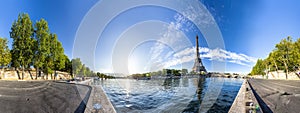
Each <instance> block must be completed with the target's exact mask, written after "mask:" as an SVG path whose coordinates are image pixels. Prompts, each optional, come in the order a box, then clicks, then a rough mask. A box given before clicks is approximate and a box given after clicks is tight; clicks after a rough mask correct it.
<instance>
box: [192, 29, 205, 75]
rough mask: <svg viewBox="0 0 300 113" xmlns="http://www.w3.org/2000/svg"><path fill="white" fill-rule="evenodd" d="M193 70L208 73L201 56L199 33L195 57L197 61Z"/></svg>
mask: <svg viewBox="0 0 300 113" xmlns="http://www.w3.org/2000/svg"><path fill="white" fill-rule="evenodd" d="M192 70H193V72H195V73H200V74H202V73H207V71H206V69H205V67H204V65H203V64H202V61H201V58H200V53H199V43H198V35H197V36H196V58H195V63H194V67H193V69H192Z"/></svg>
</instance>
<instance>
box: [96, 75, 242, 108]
mask: <svg viewBox="0 0 300 113" xmlns="http://www.w3.org/2000/svg"><path fill="white" fill-rule="evenodd" d="M195 79H197V78H189V79H188V80H182V79H177V80H168V81H167V82H165V80H163V79H162V80H148V81H136V80H129V79H117V80H106V81H102V82H103V83H102V84H101V85H102V86H103V89H104V91H105V92H106V93H107V95H108V96H109V98H110V99H111V101H112V103H113V105H114V107H115V108H116V110H117V111H118V112H151V111H154V110H156V112H172V111H176V112H180V111H183V112H198V110H199V106H200V104H201V101H202V98H203V96H204V95H205V92H206V91H207V88H208V85H212V86H214V85H215V86H220V85H222V89H221V91H220V94H219V96H218V98H217V100H216V102H215V103H214V104H213V106H212V107H211V108H210V110H209V111H208V112H228V110H229V109H230V106H231V104H232V103H233V101H234V98H235V96H236V94H237V93H238V90H239V88H240V86H241V84H242V82H243V81H242V80H238V79H224V78H221V79H219V78H213V79H210V78H208V79H206V80H205V81H204V82H201V83H202V84H200V85H199V84H198V83H199V82H197V80H195ZM100 82H101V81H100ZM100 82H99V83H100ZM165 83H166V85H167V86H165V85H164V84H165ZM168 84H170V85H168ZM199 86H200V89H201V90H200V91H202V92H201V93H199V94H197V93H196V92H197V90H199ZM161 110H163V111H161Z"/></svg>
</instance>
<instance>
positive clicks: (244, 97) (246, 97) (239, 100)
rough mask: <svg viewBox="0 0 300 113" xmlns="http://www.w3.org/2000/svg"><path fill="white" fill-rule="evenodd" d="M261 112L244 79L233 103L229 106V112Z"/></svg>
mask: <svg viewBox="0 0 300 113" xmlns="http://www.w3.org/2000/svg"><path fill="white" fill-rule="evenodd" d="M250 112H255V113H261V112H262V110H261V108H260V107H259V103H258V101H257V99H256V98H255V95H254V93H253V91H252V89H251V87H250V86H249V83H248V81H247V80H244V82H243V84H242V86H241V88H240V90H239V92H238V94H237V96H236V98H235V100H234V102H233V104H232V105H231V107H230V110H229V113H250Z"/></svg>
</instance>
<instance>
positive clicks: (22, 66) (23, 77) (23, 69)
mask: <svg viewBox="0 0 300 113" xmlns="http://www.w3.org/2000/svg"><path fill="white" fill-rule="evenodd" d="M24 74H25V73H24V67H23V66H22V80H23V79H24Z"/></svg>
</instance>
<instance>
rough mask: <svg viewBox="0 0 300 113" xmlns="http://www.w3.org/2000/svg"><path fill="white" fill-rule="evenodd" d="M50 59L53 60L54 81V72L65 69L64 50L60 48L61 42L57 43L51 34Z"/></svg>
mask: <svg viewBox="0 0 300 113" xmlns="http://www.w3.org/2000/svg"><path fill="white" fill-rule="evenodd" d="M51 39H52V41H51V42H50V43H51V49H50V50H51V53H52V55H51V57H52V59H53V66H54V69H53V70H54V79H56V76H57V73H56V70H61V69H63V68H64V67H65V56H64V55H65V54H64V48H63V47H62V44H61V42H59V41H58V39H57V35H56V34H51Z"/></svg>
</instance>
